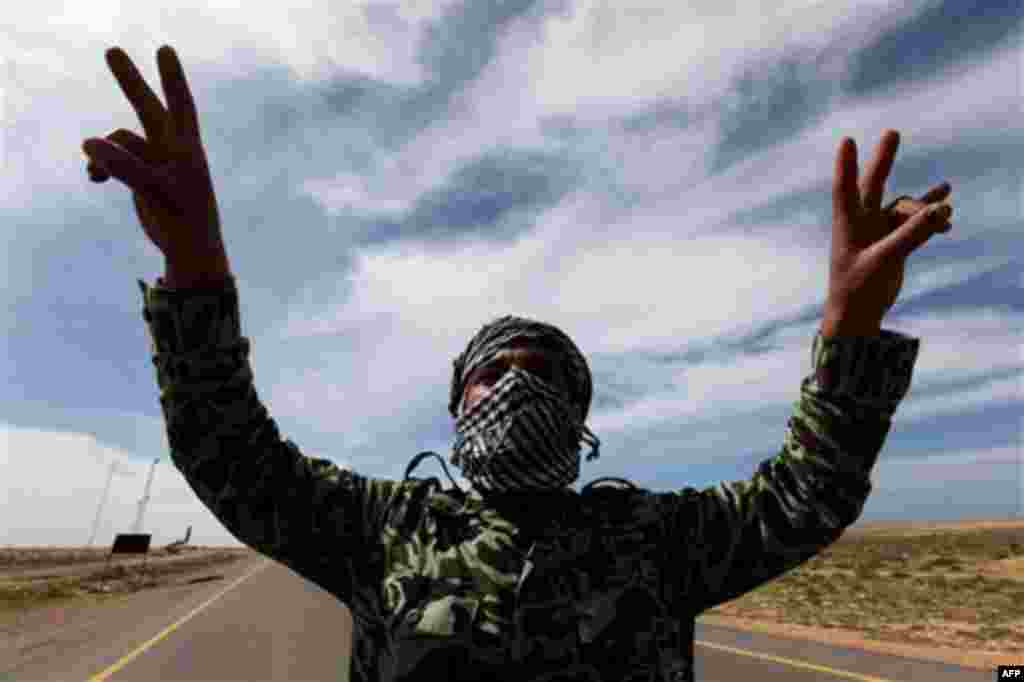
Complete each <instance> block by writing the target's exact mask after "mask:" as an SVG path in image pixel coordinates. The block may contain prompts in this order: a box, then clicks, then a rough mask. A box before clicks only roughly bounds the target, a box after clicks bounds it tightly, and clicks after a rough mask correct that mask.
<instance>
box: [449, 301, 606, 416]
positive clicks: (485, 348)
mask: <svg viewBox="0 0 1024 682" xmlns="http://www.w3.org/2000/svg"><path fill="white" fill-rule="evenodd" d="M513 340H529V341H530V342H532V343H534V344H537V345H540V346H541V347H544V348H548V349H551V350H554V351H556V352H558V353H559V354H560V355H561V356H562V357H563V358H564V359H565V364H564V368H565V370H566V374H567V375H568V377H569V391H570V399H571V402H572V405H573V407H575V408H576V409H577V411H578V414H577V416H578V418H579V421H580V423H582V422H584V421H586V419H587V414H588V413H589V412H590V400H591V397H592V394H593V386H592V384H591V380H592V379H591V375H590V367H589V366H588V365H587V361H586V358H584V357H583V354H582V353H581V352H580V349H579V348H577V347H576V344H575V343H573V341H572V339H570V338H569V336H568V335H567V334H565V332H563V331H562V330H561V329H559V328H558V327H555V326H553V325H550V324H546V323H544V322H538V321H536V320H531V319H528V318H525V317H516V316H514V315H506V316H504V317H499V318H498V319H496V320H494V321H493V322H490V323H489V324H487V325H484V327H483V328H482V329H481V330H480V331H479V332H477V333H476V335H475V336H474V337H473V339H472V340H471V341H470V342H469V345H468V346H467V347H466V350H465V351H463V352H462V354H461V355H459V356H458V357H457V358H455V360H453V361H452V364H453V365H454V372H453V375H452V385H451V396H450V399H449V401H448V413H449V414H451V416H452V417H454V418H457V417H458V415H459V413H458V410H459V406H460V405H461V403H462V394H463V391H464V390H465V388H466V378H467V377H469V375H470V374H471V373H472V372H473V370H475V369H476V368H477V367H480V366H481V365H484V364H486V363H488V362H490V361H491V360H493V359H494V357H495V356H496V355H497V353H498V351H499V350H502V349H504V348H508V347H509V346H510V345H511V342H512V341H513Z"/></svg>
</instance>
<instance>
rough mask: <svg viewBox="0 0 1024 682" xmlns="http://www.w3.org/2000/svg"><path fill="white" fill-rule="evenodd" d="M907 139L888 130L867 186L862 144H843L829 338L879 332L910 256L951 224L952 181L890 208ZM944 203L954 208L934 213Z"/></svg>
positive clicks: (835, 199)
mask: <svg viewBox="0 0 1024 682" xmlns="http://www.w3.org/2000/svg"><path fill="white" fill-rule="evenodd" d="M899 141H900V138H899V133H898V132H897V131H895V130H888V131H886V133H885V135H883V136H882V140H881V142H880V143H879V144H878V147H877V148H876V150H875V156H874V158H873V159H872V160H871V165H870V166H869V167H868V172H867V175H866V176H865V177H864V179H863V181H862V182H860V183H859V186H858V179H857V175H858V172H857V146H856V143H855V142H854V141H853V139H851V138H845V137H844V138H843V139H842V141H841V142H840V144H839V153H838V156H837V158H836V171H835V180H834V182H833V187H832V209H833V219H832V255H831V264H830V268H829V281H828V298H827V299H826V302H825V310H824V319H823V321H822V334H823V335H824V336H834V335H840V334H841V335H848V336H872V335H875V334H877V333H878V331H879V329H880V328H881V323H882V318H883V317H885V313H886V312H887V311H888V310H889V308H891V307H892V305H893V303H895V302H896V297H897V296H898V295H899V292H900V288H901V287H902V286H903V269H904V267H905V265H906V261H907V257H908V256H909V255H910V254H911V253H913V252H914V251H915V250H917V249H918V248H919V247H920V246H922V245H923V244H924V243H925V242H926V241H928V239H930V238H931V236H932V235H933V234H935V233H936V232H947V231H948V230H949V229H950V224H949V217H950V215H952V206H951V205H950V204H949V203H948V201H943V200H944V199H946V197H947V196H949V193H950V192H951V187H950V185H949V183H947V182H944V183H942V184H941V185H938V186H936V187H934V188H932V189H931V190H929V191H928V192H927V193H925V194H924V195H922V196H921V199H920V201H919V202H918V201H914V200H912V199H906V200H904V201H902V202H900V203H899V204H898V205H897V206H896V207H893V209H894V210H891V211H885V212H883V211H882V208H881V207H882V193H883V192H884V189H885V181H886V179H887V178H888V177H889V171H890V170H891V169H892V162H893V159H894V158H895V156H896V148H897V147H898V146H899ZM939 202H941V203H939ZM940 206H946V207H949V213H945V214H944V213H938V214H933V213H932V209H937V208H939V207H940ZM933 215H934V217H933Z"/></svg>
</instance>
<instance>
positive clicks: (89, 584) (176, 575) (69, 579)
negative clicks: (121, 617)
mask: <svg viewBox="0 0 1024 682" xmlns="http://www.w3.org/2000/svg"><path fill="white" fill-rule="evenodd" d="M3 551H4V553H5V554H4V555H3V557H4V558H5V559H6V560H7V563H6V565H3V564H0V621H5V620H6V621H10V616H11V614H21V613H24V612H26V611H31V610H33V609H36V608H39V607H43V606H50V605H54V604H64V603H70V602H73V601H76V600H81V599H83V598H86V599H88V598H90V597H91V598H93V599H94V600H95V598H102V597H104V596H115V595H124V594H130V593H133V592H138V591H139V590H143V589H146V588H152V587H158V586H163V585H167V584H173V583H174V581H175V580H178V579H180V578H182V577H184V576H188V575H191V574H193V573H195V572H197V571H203V570H206V569H209V568H212V567H216V566H222V565H225V564H228V563H232V562H234V561H238V560H240V559H243V558H245V557H247V556H251V555H252V554H253V552H252V550H250V549H248V548H240V549H237V548H212V547H191V548H188V549H185V550H182V551H178V552H160V551H157V552H154V553H153V554H152V555H150V556H147V557H145V558H138V557H132V558H130V559H124V558H120V557H119V558H117V559H112V560H111V561H110V563H109V564H108V563H106V562H105V561H99V562H96V561H94V559H96V556H97V555H96V553H95V552H93V551H91V550H89V551H85V552H82V551H79V550H75V549H60V550H53V551H50V552H40V551H38V549H32V550H25V551H23V552H20V553H19V551H18V550H16V549H15V550H12V549H11V548H5V549H4V550H3ZM75 559H77V561H78V563H75V562H74V560H75ZM5 616H6V618H5Z"/></svg>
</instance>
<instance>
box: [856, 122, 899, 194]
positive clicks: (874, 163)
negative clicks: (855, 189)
mask: <svg viewBox="0 0 1024 682" xmlns="http://www.w3.org/2000/svg"><path fill="white" fill-rule="evenodd" d="M899 146H900V134H899V133H898V132H896V131H895V130H887V131H886V133H885V135H884V136H883V137H882V139H881V141H880V142H879V143H878V145H877V146H876V147H875V155H874V157H873V158H872V159H871V165H870V166H868V172H867V174H866V175H865V176H864V179H863V180H862V181H861V184H860V201H861V207H862V208H863V209H864V210H865V211H878V210H879V209H880V208H881V207H882V193H883V192H884V191H885V181H886V180H888V179H889V172H890V171H891V170H892V162H893V160H894V159H895V158H896V150H897V149H898V148H899Z"/></svg>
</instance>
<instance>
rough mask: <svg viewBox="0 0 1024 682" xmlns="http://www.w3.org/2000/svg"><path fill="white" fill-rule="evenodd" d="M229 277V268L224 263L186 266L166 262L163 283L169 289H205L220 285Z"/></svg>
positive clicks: (230, 276)
mask: <svg viewBox="0 0 1024 682" xmlns="http://www.w3.org/2000/svg"><path fill="white" fill-rule="evenodd" d="M231 278H232V275H231V270H230V268H228V267H227V264H226V263H217V264H210V265H205V266H197V265H190V266H188V267H180V266H176V265H174V264H172V263H167V264H166V265H165V266H164V276H163V283H164V285H165V286H167V287H168V288H170V289H205V288H218V287H222V286H224V284H225V283H227V282H228V281H229V280H230V279H231Z"/></svg>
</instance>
